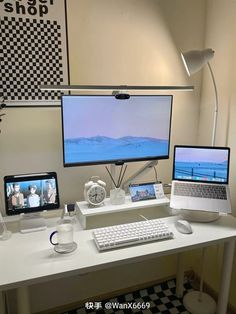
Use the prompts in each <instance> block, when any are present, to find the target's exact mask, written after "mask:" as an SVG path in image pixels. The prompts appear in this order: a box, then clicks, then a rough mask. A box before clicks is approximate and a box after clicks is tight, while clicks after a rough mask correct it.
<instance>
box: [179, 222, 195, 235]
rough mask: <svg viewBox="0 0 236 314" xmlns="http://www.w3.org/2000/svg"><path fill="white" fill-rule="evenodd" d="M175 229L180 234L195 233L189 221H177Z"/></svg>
mask: <svg viewBox="0 0 236 314" xmlns="http://www.w3.org/2000/svg"><path fill="white" fill-rule="evenodd" d="M175 227H176V229H177V230H178V231H179V232H180V233H193V229H192V226H191V225H190V223H189V222H188V221H187V220H183V219H179V220H177V221H176V223H175Z"/></svg>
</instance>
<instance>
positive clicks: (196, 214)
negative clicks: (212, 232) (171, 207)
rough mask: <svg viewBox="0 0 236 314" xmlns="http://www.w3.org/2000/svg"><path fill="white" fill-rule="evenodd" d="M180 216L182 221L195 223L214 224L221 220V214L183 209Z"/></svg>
mask: <svg viewBox="0 0 236 314" xmlns="http://www.w3.org/2000/svg"><path fill="white" fill-rule="evenodd" d="M179 214H180V216H181V218H182V219H185V220H188V221H193V222H212V221H215V220H217V219H219V218H220V214H219V213H216V212H207V211H203V210H189V209H181V210H180V212H179Z"/></svg>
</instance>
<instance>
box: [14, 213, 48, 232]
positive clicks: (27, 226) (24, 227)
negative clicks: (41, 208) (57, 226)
mask: <svg viewBox="0 0 236 314" xmlns="http://www.w3.org/2000/svg"><path fill="white" fill-rule="evenodd" d="M21 216H22V217H21V219H20V220H19V226H20V232H21V233H27V232H34V231H41V230H45V229H46V228H47V227H46V220H45V218H44V217H43V216H42V215H41V213H30V214H21Z"/></svg>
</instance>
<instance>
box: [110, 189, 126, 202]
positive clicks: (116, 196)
mask: <svg viewBox="0 0 236 314" xmlns="http://www.w3.org/2000/svg"><path fill="white" fill-rule="evenodd" d="M110 201H111V204H112V205H121V204H124V203H125V191H124V190H122V189H121V188H114V189H113V190H111V191H110Z"/></svg>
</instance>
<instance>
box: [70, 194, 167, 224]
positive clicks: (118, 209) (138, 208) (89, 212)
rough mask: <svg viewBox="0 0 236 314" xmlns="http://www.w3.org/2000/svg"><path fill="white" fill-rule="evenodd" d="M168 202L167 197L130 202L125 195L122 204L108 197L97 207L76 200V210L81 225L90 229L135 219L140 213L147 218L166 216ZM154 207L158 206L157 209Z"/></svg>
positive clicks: (138, 218) (137, 218)
mask: <svg viewBox="0 0 236 314" xmlns="http://www.w3.org/2000/svg"><path fill="white" fill-rule="evenodd" d="M169 202H170V201H169V199H168V198H167V197H164V198H162V199H153V200H145V201H139V202H132V201H131V198H130V196H126V200H125V203H124V204H122V205H112V204H111V202H110V198H106V199H105V201H104V205H103V206H99V207H89V205H88V203H87V202H85V201H83V202H76V210H77V216H78V219H79V221H80V224H81V226H82V227H83V228H84V229H90V228H97V227H101V226H105V225H107V223H109V224H119V223H128V222H132V221H137V220H140V219H141V218H140V217H139V215H140V214H142V215H144V216H145V215H146V216H147V218H148V219H153V218H157V217H162V216H167V215H169V214H170V212H168V214H166V209H168V210H169V207H168V206H167V205H169ZM161 206H164V207H165V209H164V212H165V214H163V209H161ZM156 207H159V208H158V210H157V208H156ZM157 211H158V212H157ZM146 216H145V217H146ZM110 218H112V219H110Z"/></svg>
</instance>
